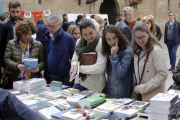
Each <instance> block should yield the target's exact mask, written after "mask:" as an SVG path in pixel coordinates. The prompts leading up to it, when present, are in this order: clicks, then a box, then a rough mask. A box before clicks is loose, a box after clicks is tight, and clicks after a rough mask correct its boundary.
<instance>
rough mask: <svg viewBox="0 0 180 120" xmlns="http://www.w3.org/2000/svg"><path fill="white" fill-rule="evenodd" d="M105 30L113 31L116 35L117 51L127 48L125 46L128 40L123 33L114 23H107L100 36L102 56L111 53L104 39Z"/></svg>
mask: <svg viewBox="0 0 180 120" xmlns="http://www.w3.org/2000/svg"><path fill="white" fill-rule="evenodd" d="M107 32H110V33H115V35H116V37H117V38H118V40H119V43H118V47H119V51H124V50H125V49H126V48H127V46H128V45H129V41H128V39H127V38H126V37H125V36H124V35H123V33H122V32H121V31H120V30H119V29H118V28H117V27H116V26H115V25H107V26H106V27H105V28H104V30H103V36H102V54H103V55H104V56H105V55H110V54H111V48H110V45H109V44H108V43H107V41H106V33H107Z"/></svg>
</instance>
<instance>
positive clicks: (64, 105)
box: [47, 99, 71, 109]
mask: <svg viewBox="0 0 180 120" xmlns="http://www.w3.org/2000/svg"><path fill="white" fill-rule="evenodd" d="M47 105H49V106H52V105H57V106H59V107H60V108H62V109H71V106H70V105H69V104H68V103H67V102H66V101H65V100H62V99H56V100H51V101H48V102H47Z"/></svg>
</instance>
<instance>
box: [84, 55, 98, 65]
mask: <svg viewBox="0 0 180 120" xmlns="http://www.w3.org/2000/svg"><path fill="white" fill-rule="evenodd" d="M96 60H97V54H96V53H95V52H94V53H92V52H91V53H83V54H82V65H93V64H95V63H96Z"/></svg>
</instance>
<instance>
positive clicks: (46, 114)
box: [38, 106, 62, 120]
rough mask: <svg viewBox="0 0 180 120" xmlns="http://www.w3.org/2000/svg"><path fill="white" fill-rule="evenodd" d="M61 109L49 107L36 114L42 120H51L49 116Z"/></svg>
mask: <svg viewBox="0 0 180 120" xmlns="http://www.w3.org/2000/svg"><path fill="white" fill-rule="evenodd" d="M61 111H62V109H60V108H59V107H57V106H50V107H47V108H44V109H41V110H39V111H38V114H39V115H40V116H41V117H42V118H43V119H44V120H51V115H53V114H56V113H59V112H61Z"/></svg>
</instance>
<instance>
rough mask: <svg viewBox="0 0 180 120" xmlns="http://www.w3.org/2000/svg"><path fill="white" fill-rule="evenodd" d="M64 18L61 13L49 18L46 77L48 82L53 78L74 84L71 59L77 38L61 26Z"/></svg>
mask: <svg viewBox="0 0 180 120" xmlns="http://www.w3.org/2000/svg"><path fill="white" fill-rule="evenodd" d="M62 24H63V19H62V16H61V14H59V13H52V14H50V15H49V16H48V18H47V28H48V32H46V33H45V34H44V35H45V41H46V42H45V46H44V49H45V53H46V66H45V74H44V76H45V79H46V81H47V83H50V82H51V81H52V80H56V81H61V82H63V84H64V85H68V86H71V87H72V86H73V85H74V83H73V82H71V83H70V82H69V78H70V76H69V70H70V67H71V64H70V61H71V59H72V56H73V54H74V49H75V44H76V39H75V38H74V37H73V36H72V35H70V34H69V33H67V32H65V31H64V30H63V29H62V28H61V27H62Z"/></svg>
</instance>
